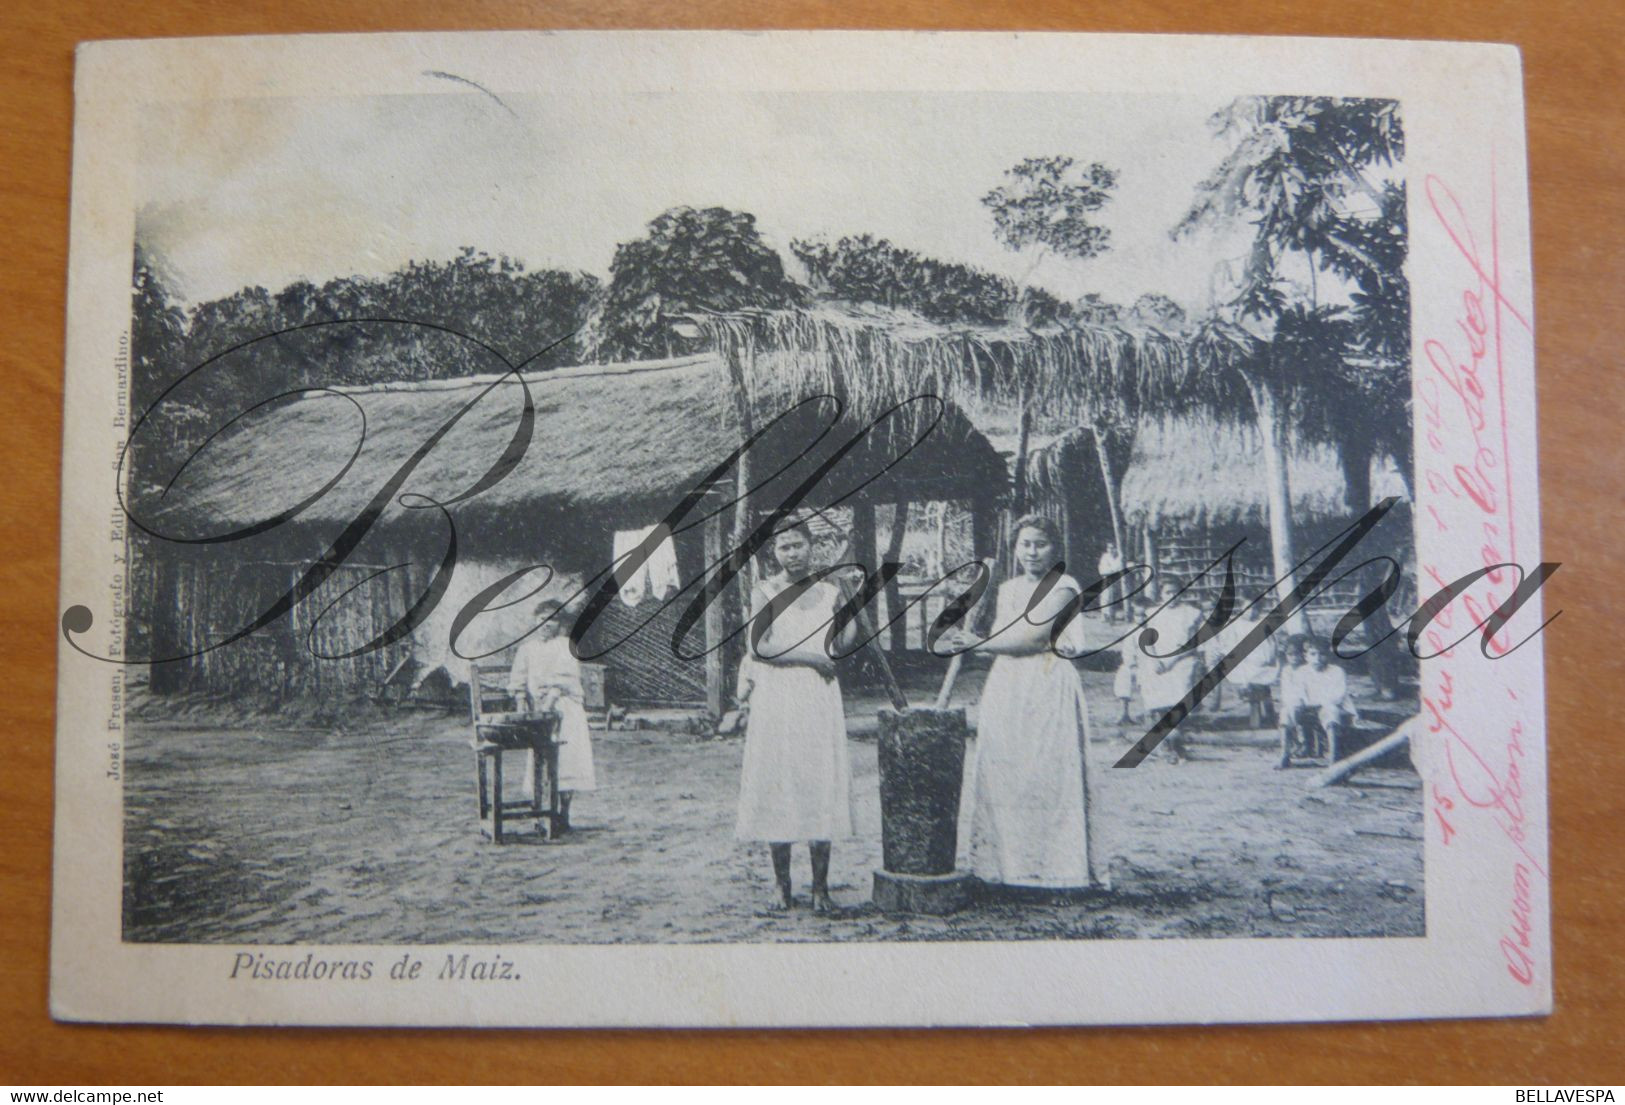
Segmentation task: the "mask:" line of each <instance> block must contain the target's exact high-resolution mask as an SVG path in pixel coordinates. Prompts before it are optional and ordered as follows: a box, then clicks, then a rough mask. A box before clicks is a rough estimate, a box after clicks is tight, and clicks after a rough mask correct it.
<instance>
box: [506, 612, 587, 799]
mask: <svg viewBox="0 0 1625 1105" xmlns="http://www.w3.org/2000/svg"><path fill="white" fill-rule="evenodd" d="M508 689H509V690H511V691H521V690H523V691H529V692H530V697H531V699H532V701H534V702H537V703H540V702H541V701H542V700H543V699H544V698H546V697H547V695H548V692H549V691H554V690H556V691H558V692H559V704H558V711H559V733H558V739H559V742H560V743H559V789H560V790H571V791H574V790H595V789H597V786H598V776H597V773H596V772H595V771H594V769H593V762H592V730H591V729H590V728H589V727H588V725H587V710H586V707H584V706H583V705H582V704H581V699H582V692H581V661H579V660H577V659H576V658H575V653H573V652H571V651H570V639H569V638H568V637H565V636H563V635H560V636H557V637H554V638H552V639H551V640H545V641H544V640H542V639H540V638H538V637H532V638H530V639H529V640H527V641H524V642H523V643H521V644H520V646H519V650H518V651H517V652H516V653H515V654H514V658H513V670H512V671H511V672H509V674H508Z"/></svg>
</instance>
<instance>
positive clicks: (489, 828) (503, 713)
mask: <svg viewBox="0 0 1625 1105" xmlns="http://www.w3.org/2000/svg"><path fill="white" fill-rule="evenodd" d="M509 670H510V669H509V666H508V665H506V664H470V665H469V678H468V699H469V707H470V712H471V715H472V716H471V720H472V723H473V727H474V741H473V743H474V786H475V789H476V790H477V791H478V794H479V811H480V831H481V832H482V833H484V834H485V835H486V836H489V837H490V838H491V841H492V843H495V844H501V843H502V837H503V827H504V825H505V824H506V823H507V822H509V821H515V820H521V821H523V820H532V821H535V822H536V827H537V829H538V831H540V832H541V833H542V835H543V836H544V837H545V838H547V839H552V837H553V834H554V830H555V829H556V827H557V825H558V822H559V819H560V817H561V812H560V808H559V745H558V741H557V740H556V739H555V738H556V735H557V728H558V719H557V718H555V717H553V716H552V715H551V714H547V715H541V714H529V713H524V712H521V711H520V709H519V706H520V703H517V702H515V701H514V697H513V695H511V694H510V693H509V692H508V672H509ZM504 752H525V753H527V759H528V768H529V771H530V783H531V788H530V794H531V796H530V797H529V798H524V799H517V800H511V799H509V798H507V797H505V796H504V794H503V767H502V754H503V753H504Z"/></svg>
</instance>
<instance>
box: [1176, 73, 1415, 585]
mask: <svg viewBox="0 0 1625 1105" xmlns="http://www.w3.org/2000/svg"><path fill="white" fill-rule="evenodd" d="M1213 122H1214V127H1215V130H1216V131H1217V133H1218V134H1219V135H1220V136H1221V137H1226V138H1228V139H1230V141H1231V150H1230V153H1229V154H1227V155H1226V156H1225V158H1224V159H1223V160H1222V161H1221V162H1220V164H1219V165H1218V166H1217V167H1216V168H1215V169H1214V170H1213V172H1212V173H1210V174H1209V175H1208V177H1207V178H1206V179H1204V180H1203V181H1202V182H1201V183H1200V184H1199V185H1198V186H1197V189H1196V195H1195V198H1194V201H1193V203H1192V205H1191V208H1190V210H1189V212H1188V213H1187V214H1186V215H1185V217H1184V219H1183V220H1181V222H1180V223H1179V225H1178V226H1176V227H1175V228H1174V234H1175V236H1176V237H1177V236H1179V235H1183V234H1189V233H1192V232H1194V231H1195V230H1196V229H1198V228H1201V227H1207V226H1220V225H1234V224H1235V223H1236V222H1238V221H1241V222H1245V223H1246V224H1248V225H1250V226H1252V227H1253V228H1254V235H1253V244H1252V248H1251V250H1250V251H1249V254H1248V258H1247V261H1246V264H1245V266H1244V268H1243V270H1242V274H1241V280H1240V286H1239V288H1238V290H1237V292H1236V295H1235V297H1234V299H1233V301H1232V302H1231V303H1230V304H1229V307H1228V311H1229V313H1230V314H1231V315H1233V316H1234V318H1235V319H1236V320H1237V321H1246V320H1252V321H1254V322H1256V323H1260V324H1262V325H1264V326H1266V327H1268V328H1269V329H1270V331H1271V336H1270V340H1269V342H1268V346H1267V349H1266V353H1265V355H1264V356H1261V357H1259V358H1256V359H1254V360H1252V361H1249V362H1246V363H1242V364H1239V365H1238V366H1237V367H1238V369H1239V371H1240V374H1241V377H1242V380H1243V382H1244V384H1245V385H1246V388H1247V391H1248V394H1249V395H1250V396H1251V399H1252V403H1253V408H1254V413H1255V415H1256V417H1257V419H1258V423H1259V429H1260V436H1261V437H1262V439H1263V442H1264V447H1265V454H1266V461H1267V464H1266V467H1267V469H1268V471H1269V474H1270V476H1269V478H1270V487H1269V502H1270V520H1271V527H1270V528H1271V546H1272V551H1273V553H1274V558H1275V567H1276V571H1277V574H1278V575H1280V576H1282V577H1283V578H1284V577H1285V576H1286V575H1287V571H1288V569H1289V568H1290V566H1291V564H1292V563H1293V549H1292V545H1293V540H1292V525H1291V491H1290V488H1289V486H1288V484H1287V474H1286V465H1285V460H1284V455H1285V442H1286V437H1287V427H1288V423H1289V421H1291V420H1292V419H1294V418H1295V419H1297V420H1298V421H1300V422H1307V423H1310V424H1316V423H1318V424H1319V425H1320V426H1321V427H1322V428H1323V429H1324V430H1325V431H1326V432H1327V433H1328V435H1329V436H1331V437H1333V438H1334V439H1335V440H1336V441H1337V442H1338V444H1339V446H1340V448H1339V454H1340V456H1341V457H1342V460H1343V464H1344V467H1345V472H1346V473H1347V476H1348V480H1347V483H1348V487H1349V493H1350V503H1349V506H1350V508H1351V509H1352V510H1363V509H1364V508H1365V507H1366V505H1368V502H1369V487H1370V484H1369V475H1368V473H1369V466H1370V461H1371V457H1372V453H1373V451H1374V450H1375V449H1376V448H1377V446H1378V444H1379V443H1381V444H1383V445H1385V446H1386V447H1388V448H1389V449H1391V450H1392V451H1393V452H1394V453H1395V454H1396V455H1399V456H1408V455H1409V425H1410V418H1409V410H1408V398H1407V397H1408V391H1409V389H1408V388H1407V387H1405V386H1404V385H1405V382H1406V381H1407V380H1408V378H1409V373H1410V365H1409V352H1408V350H1409V344H1410V287H1409V284H1408V282H1407V281H1406V278H1405V274H1404V268H1403V265H1404V260H1405V253H1406V248H1407V228H1406V222H1405V185H1404V182H1403V180H1393V179H1386V176H1385V174H1386V172H1387V170H1389V169H1391V168H1392V167H1393V166H1394V165H1396V164H1397V163H1398V162H1399V161H1401V160H1402V159H1403V157H1404V153H1405V134H1404V128H1403V126H1402V125H1401V121H1400V116H1399V105H1398V104H1397V103H1396V102H1394V101H1392V100H1376V99H1337V98H1332V97H1326V96H1269V97H1257V96H1248V97H1242V98H1240V99H1237V100H1235V101H1234V102H1233V103H1231V104H1230V105H1229V106H1228V107H1227V108H1225V109H1224V110H1222V111H1220V112H1219V113H1217V114H1216V115H1215V116H1214V119H1213ZM1294 272H1304V273H1306V275H1307V277H1308V286H1307V294H1305V293H1304V292H1303V291H1302V290H1300V286H1299V285H1298V284H1297V283H1296V282H1294V281H1293V279H1292V278H1291V274H1292V273H1294ZM1322 273H1327V274H1330V275H1331V276H1332V277H1335V278H1337V279H1340V280H1341V281H1342V282H1343V284H1344V285H1345V286H1347V287H1348V288H1350V289H1351V291H1350V292H1349V296H1348V299H1349V302H1348V305H1346V306H1344V305H1339V304H1334V303H1333V304H1329V303H1323V302H1322V301H1321V300H1322V296H1321V294H1320V288H1319V284H1320V280H1321V274H1322Z"/></svg>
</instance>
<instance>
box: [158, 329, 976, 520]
mask: <svg viewBox="0 0 1625 1105" xmlns="http://www.w3.org/2000/svg"><path fill="white" fill-rule="evenodd" d="M758 371H759V374H760V378H759V379H758V380H757V386H756V388H755V391H754V395H753V398H754V399H755V404H754V407H753V412H754V413H753V417H754V420H755V421H756V423H757V427H758V428H762V427H763V426H770V429H769V430H767V431H766V432H767V437H766V438H764V441H763V443H762V449H761V451H760V452H757V451H754V450H753V452H752V454H751V455H752V458H753V459H752V462H751V463H752V466H753V467H752V471H753V472H756V473H762V472H771V471H772V470H773V468H776V467H778V464H774V465H772V466H771V467H768V466H765V465H764V464H763V462H762V461H761V460H758V459H755V458H758V457H763V458H775V459H777V460H779V461H782V463H784V464H786V465H789V468H788V470H787V471H786V473H785V474H784V475H783V476H782V477H781V479H780V480H779V482H778V483H777V484H775V485H770V486H769V488H767V489H765V490H764V492H763V499H764V501H765V500H766V499H767V498H769V497H771V496H772V495H773V494H775V493H776V490H778V489H788V487H790V486H793V485H794V483H795V482H798V481H799V477H800V476H804V475H805V474H806V473H807V471H808V469H809V468H810V467H811V466H812V465H814V464H815V463H816V462H817V461H818V460H819V459H820V458H821V457H823V456H825V455H828V453H829V452H830V451H831V450H832V449H833V448H834V447H835V446H836V445H837V444H839V443H841V442H844V441H845V440H848V438H849V437H850V434H844V435H843V433H842V432H841V431H842V430H848V429H854V428H856V427H855V425H854V422H853V419H851V418H850V417H848V418H845V419H843V420H842V421H841V422H839V423H837V425H836V428H835V430H834V431H832V432H831V433H829V434H828V435H827V436H826V437H824V438H823V439H822V441H820V442H818V443H817V444H816V445H815V446H813V447H812V448H810V449H809V443H810V442H812V441H813V440H814V439H815V438H816V437H817V431H818V429H819V428H821V426H822V425H823V423H824V422H826V421H827V416H825V415H824V414H823V412H825V411H828V410H830V409H832V405H831V404H828V403H827V402H825V403H819V402H814V403H811V404H808V405H807V406H804V407H802V408H800V409H798V411H797V412H796V415H795V416H794V417H791V418H787V419H785V420H783V421H781V422H779V423H778V424H777V425H771V424H772V420H773V418H774V416H775V415H779V414H781V413H782V412H784V411H786V410H787V409H789V408H790V406H791V402H792V401H793V400H791V401H787V400H785V398H784V397H785V396H787V395H791V394H792V393H791V392H789V391H787V390H786V389H785V388H782V387H781V388H777V389H774V388H770V387H768V386H767V385H766V374H767V373H768V372H769V371H770V368H769V366H767V365H765V364H764V365H762V366H759V369H758ZM524 382H525V385H526V387H527V388H528V390H529V393H530V396H531V399H532V402H533V403H534V407H535V424H534V437H533V439H532V440H531V441H530V442H529V444H528V447H526V449H525V451H524V452H523V455H522V456H521V457H520V458H519V460H518V463H517V466H516V467H515V468H514V469H513V470H512V471H511V472H510V473H509V474H508V475H507V476H506V477H505V478H502V479H501V480H499V481H497V482H496V483H494V484H492V485H491V486H489V487H487V488H484V489H483V490H480V491H479V492H478V494H477V495H474V496H472V497H470V498H469V499H468V500H467V501H466V502H465V503H463V504H461V505H460V506H459V507H458V509H459V510H460V511H462V512H463V514H462V515H461V516H463V517H469V516H470V515H473V516H480V515H482V514H485V513H486V512H500V514H501V516H504V517H510V518H511V517H513V516H514V512H516V511H518V512H523V514H524V516H532V515H535V514H538V513H548V512H554V513H569V512H583V511H585V512H599V513H600V514H601V515H602V516H604V517H606V518H608V519H609V520H611V521H612V522H614V523H615V524H616V525H617V526H618V527H620V528H628V527H630V526H633V525H647V524H651V523H653V522H655V521H658V520H659V519H660V518H661V517H663V516H664V515H665V514H666V513H667V512H668V511H669V510H670V509H671V508H672V507H673V506H675V505H676V504H677V502H678V501H679V500H680V499H681V498H682V496H683V495H684V494H685V493H686V492H687V491H689V490H690V489H691V488H693V487H695V486H696V485H697V484H698V483H699V482H700V481H701V480H702V479H703V478H704V477H706V475H707V474H708V473H710V472H711V471H712V469H714V468H715V467H716V466H717V465H718V464H720V463H722V462H723V461H724V460H725V459H726V458H727V457H728V456H729V455H730V454H731V453H732V452H733V451H734V450H735V449H737V448H738V447H739V446H740V445H741V443H742V442H743V441H744V439H745V435H744V433H743V432H742V430H741V427H740V424H739V422H740V419H739V413H740V412H739V411H738V409H737V408H736V405H735V403H734V402H733V401H732V400H733V396H734V394H736V392H735V389H734V387H733V384H732V376H731V374H730V370H729V368H728V366H727V365H726V364H725V363H724V361H723V359H722V358H721V357H719V356H717V355H715V354H703V355H698V356H691V357H685V358H678V359H674V360H667V361H652V362H641V363H632V364H612V365H586V366H581V367H578V368H570V369H560V370H555V371H550V372H541V373H535V374H526V375H525V377H524ZM803 397H804V396H803V395H802V394H800V393H796V394H795V395H794V398H795V399H800V398H803ZM465 408H466V412H465V413H464V414H463V416H462V417H460V418H458V419H457V420H456V422H455V424H454V425H452V426H451V427H450V428H449V429H448V430H446V432H445V435H444V437H443V438H442V439H441V440H439V441H438V442H437V443H436V444H435V445H434V446H433V449H432V452H430V453H429V454H428V455H427V456H426V457H425V458H424V459H423V461H422V462H421V463H420V464H419V465H418V466H417V468H416V470H415V471H414V472H413V473H412V474H411V475H410V476H409V477H408V478H407V479H406V480H405V481H404V482H403V483H402V484H401V486H400V487H399V488H398V489H396V491H395V493H394V500H397V501H398V498H399V496H400V495H402V494H416V495H419V496H427V497H430V498H433V499H437V500H441V501H447V502H449V501H451V500H453V499H456V498H457V497H459V496H462V495H465V494H467V493H468V492H469V490H470V489H471V488H475V487H476V485H477V484H478V483H479V482H480V481H481V478H482V476H484V475H485V474H486V473H487V472H488V471H489V470H490V469H492V468H493V466H495V465H496V464H497V463H498V461H499V460H500V458H501V457H502V455H503V453H504V450H505V449H508V448H510V446H511V444H512V443H513V442H514V439H515V433H516V430H517V429H518V427H519V425H520V422H521V413H522V410H523V392H522V391H521V388H520V385H519V382H518V380H517V379H515V378H514V377H512V376H506V377H504V376H480V377H469V378H463V379H456V380H443V381H430V382H411V383H394V384H381V385H374V386H370V387H360V388H333V389H327V390H324V391H317V392H312V393H308V394H306V395H304V396H301V397H299V398H296V399H293V400H291V401H288V402H285V403H283V404H281V405H278V406H273V407H266V408H263V409H261V410H259V411H257V412H255V413H254V414H252V415H250V416H249V417H247V418H245V419H244V420H243V421H242V422H241V423H239V424H237V425H235V426H234V427H233V428H232V429H231V430H230V431H228V432H227V433H224V434H222V435H221V437H219V438H218V439H216V440H214V441H212V442H210V443H209V444H208V445H207V447H206V448H204V449H203V450H202V451H201V452H200V453H199V454H198V456H197V457H196V458H195V459H194V460H193V461H192V462H191V463H190V464H189V465H188V466H187V467H186V468H185V469H183V470H182V471H181V473H180V475H179V477H178V478H177V479H176V481H175V483H174V485H173V486H172V487H171V488H170V489H169V491H168V492H167V493H166V494H165V496H164V498H163V500H162V501H161V502H160V503H158V504H156V506H155V507H153V508H149V509H150V510H151V514H150V515H149V516H150V517H152V518H153V519H154V520H155V521H156V522H157V524H158V525H159V527H160V528H161V529H162V530H163V531H164V532H166V533H169V534H171V535H173V536H177V537H187V536H202V535H203V534H206V533H208V534H218V533H221V532H222V531H223V530H226V529H230V528H235V527H247V526H252V525H255V524H258V523H261V522H263V521H265V520H266V519H268V518H271V517H273V516H274V515H276V514H277V513H278V512H281V511H285V510H289V509H291V508H292V507H294V506H295V505H296V504H298V503H300V502H302V501H303V500H305V499H307V498H309V497H311V496H316V495H317V494H318V493H319V492H321V491H322V489H323V487H324V485H325V484H327V483H328V482H329V481H331V480H334V479H335V478H336V477H337V482H336V483H335V484H334V486H333V487H331V488H330V489H328V490H327V491H326V492H325V493H322V494H320V496H319V497H318V498H315V499H314V501H312V502H310V503H309V504H308V505H307V506H306V507H305V509H304V510H303V511H302V512H301V513H300V514H299V515H298V517H297V519H296V521H297V522H301V523H311V524H331V523H344V522H348V521H350V520H351V519H353V518H355V517H357V516H358V515H359V514H361V513H362V511H363V510H364V509H365V508H366V506H367V504H368V502H369V500H370V499H371V498H372V497H373V496H374V495H376V494H377V493H378V492H379V489H380V488H382V487H384V486H385V485H386V484H387V483H388V481H389V480H390V477H391V476H392V475H393V474H394V473H395V472H397V470H399V469H400V468H401V467H402V466H403V465H405V464H407V463H408V462H409V461H410V458H411V457H412V456H413V454H414V452H415V451H417V450H419V449H420V448H422V447H423V446H424V445H425V443H426V442H429V441H430V440H431V439H432V438H433V436H434V435H435V434H436V432H437V431H439V430H441V429H442V427H445V426H446V425H447V424H448V423H450V422H452V421H453V418H454V416H456V415H457V414H458V412H459V411H460V410H464V409H465ZM815 408H816V409H815ZM939 409H942V408H940V407H939ZM888 428H891V427H888ZM879 436H880V437H881V439H880V440H875V439H874V438H871V439H870V441H869V443H867V444H866V445H865V446H864V447H863V448H861V449H859V450H857V451H856V452H854V454H852V456H851V457H850V458H848V460H849V462H850V463H848V462H843V465H842V468H841V469H838V470H837V471H836V472H834V473H832V474H831V475H830V476H829V477H828V478H827V479H826V480H825V481H824V485H821V487H820V493H822V494H826V495H828V496H834V495H835V494H836V493H837V491H842V490H847V489H849V487H850V484H851V483H852V482H853V481H852V480H851V479H850V478H848V479H846V480H844V481H843V479H842V478H841V474H842V473H853V472H863V473H865V474H872V473H873V472H875V471H878V470H879V469H881V468H882V467H884V465H885V463H886V461H887V460H889V459H895V456H896V455H897V453H899V452H900V451H901V447H900V446H899V445H898V442H897V441H896V440H891V439H885V438H884V435H879ZM909 440H910V441H912V439H909ZM352 454H353V459H352ZM346 465H348V468H346ZM341 473H342V476H340V474H341ZM1004 479H1005V471H1004V464H1003V461H1002V460H1001V459H1000V457H999V456H998V454H997V453H996V452H995V451H994V449H993V447H992V446H991V445H990V444H989V443H988V442H987V441H986V439H985V438H983V437H982V436H981V435H980V434H978V433H977V432H976V431H975V430H974V429H973V428H972V427H971V426H970V424H969V423H968V421H967V420H966V419H965V417H964V415H963V414H962V413H960V412H959V411H957V410H954V409H952V408H951V407H950V408H946V409H945V410H944V411H943V414H942V419H941V422H940V424H939V425H938V426H937V428H936V430H935V431H934V432H933V433H932V434H931V435H930V436H929V437H927V438H926V440H925V441H924V442H923V443H921V444H920V445H919V447H918V448H917V449H915V450H914V451H913V452H912V453H909V454H908V455H907V456H906V457H905V458H904V459H903V460H902V461H901V462H900V463H898V464H897V465H896V467H894V468H892V469H891V470H890V471H888V472H886V473H885V474H884V475H883V476H882V477H881V478H880V479H879V480H877V481H876V482H875V484H874V485H873V486H872V487H870V488H869V489H868V494H869V495H870V497H871V498H874V499H876V500H877V501H885V500H886V498H887V497H898V498H906V497H920V498H950V497H973V496H975V495H978V494H985V493H986V489H987V488H988V487H1002V486H1003V482H1004ZM826 485H827V488H828V489H829V490H827V491H826V490H825V486H826ZM819 499H820V494H819V493H815V494H814V495H813V496H812V497H811V498H810V499H809V500H808V501H809V503H811V504H814V505H819ZM400 513H401V510H400V508H399V507H398V506H397V505H396V502H394V501H392V502H391V503H390V505H389V510H388V511H387V512H386V514H385V515H384V517H383V521H384V523H386V524H387V523H388V522H389V520H390V518H391V517H392V516H398V515H399V514H400ZM418 513H421V512H418ZM487 516H489V515H488V514H487ZM188 531H190V532H188Z"/></svg>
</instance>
